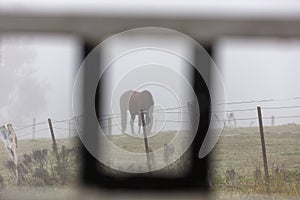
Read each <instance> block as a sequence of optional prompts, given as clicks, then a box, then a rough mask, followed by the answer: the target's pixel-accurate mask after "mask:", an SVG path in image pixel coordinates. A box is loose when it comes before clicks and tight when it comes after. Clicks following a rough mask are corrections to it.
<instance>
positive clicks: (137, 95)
mask: <svg viewBox="0 0 300 200" xmlns="http://www.w3.org/2000/svg"><path fill="white" fill-rule="evenodd" d="M153 105H154V101H153V97H152V95H151V93H150V92H149V91H148V90H144V91H143V92H137V91H133V90H129V91H126V92H125V93H124V94H122V96H121V97H120V110H121V125H122V132H123V133H125V130H126V126H127V110H129V113H130V116H131V120H130V125H131V132H132V134H134V128H133V124H134V120H135V116H136V115H137V116H138V124H139V133H140V132H141V125H142V121H141V111H143V113H144V115H145V116H146V117H145V124H146V126H147V132H150V131H151V128H152V117H153Z"/></svg>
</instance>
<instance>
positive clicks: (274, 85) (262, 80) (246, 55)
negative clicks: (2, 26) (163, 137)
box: [0, 35, 300, 138]
mask: <svg viewBox="0 0 300 200" xmlns="http://www.w3.org/2000/svg"><path fill="white" fill-rule="evenodd" d="M166 44H167V43H166ZM216 44H217V45H216V46H215V47H214V55H215V58H214V59H215V61H216V63H217V66H218V67H219V69H220V71H221V74H222V77H223V80H224V85H225V92H226V101H227V102H240V101H241V102H244V101H260V100H268V101H263V102H253V103H243V104H240V103H238V104H226V110H227V111H228V113H230V111H231V110H239V109H253V110H250V111H242V112H241V111H234V112H233V113H234V116H235V118H236V119H237V124H236V125H237V126H255V125H257V120H256V119H252V118H256V116H257V114H256V111H255V108H256V106H262V108H263V116H264V117H266V119H265V120H264V123H265V124H266V125H271V119H269V118H270V117H271V116H273V115H274V116H275V124H276V125H280V124H287V123H300V118H299V117H297V116H300V108H297V107H293V106H298V105H300V104H299V103H300V99H299V98H294V97H299V96H300V92H299V89H298V86H299V85H300V79H299V74H300V73H299V70H300V68H299V66H300V61H299V57H300V41H297V40H292V39H287V40H283V39H282V40H280V39H249V38H224V39H222V40H220V41H218V42H217V43H216ZM124 45H126V43H124ZM127 45H128V44H127ZM170 48H182V50H183V51H185V50H186V49H188V47H187V46H186V45H182V46H180V45H177V46H176V45H175V46H174V45H173V47H172V45H170ZM107 52H108V54H109V51H107ZM108 54H106V55H107V56H108ZM140 56H141V55H140ZM157 59H158V60H160V58H159V57H158V58H157ZM161 59H162V62H165V61H164V60H163V58H161ZM81 61H82V60H81V49H80V41H79V40H76V38H74V37H69V36H66V35H46V36H41V35H14V36H4V37H2V38H1V68H0V85H1V90H0V94H1V99H0V122H1V124H4V123H12V124H13V126H14V127H15V129H16V130H18V128H22V127H24V126H27V125H31V124H32V120H33V118H36V122H44V121H46V120H47V119H48V118H51V119H52V120H54V121H60V120H62V121H63V122H61V123H59V122H56V124H55V125H54V126H55V127H56V128H57V129H56V134H57V135H58V137H62V136H68V135H69V121H68V119H71V118H72V110H71V94H72V85H73V81H74V77H75V72H76V69H78V67H79V65H80V63H81ZM123 61H124V60H123ZM172 62H173V63H171V65H173V66H174V69H175V68H176V69H177V71H179V72H180V73H185V72H184V67H182V66H184V65H182V63H180V62H177V61H176V60H173V61H172ZM169 64H170V63H169ZM125 65H126V63H125ZM118 67H119V66H118V65H115V66H113V67H112V71H111V72H110V73H112V79H111V80H112V81H111V82H112V83H114V82H116V80H117V79H118V77H119V76H120V74H122V73H124V70H125V71H126V70H127V71H128V70H131V69H130V67H128V68H126V67H124V66H123V68H122V69H121V68H120V69H118ZM153 67H154V68H155V69H157V67H158V66H153ZM135 69H137V68H136V66H135ZM118 70H119V71H118ZM158 75H159V76H162V77H163V76H166V77H168V79H167V80H170V82H169V83H168V84H171V83H172V82H173V83H174V84H173V85H172V84H171V85H172V87H173V88H171V89H172V91H175V93H176V94H177V95H178V96H180V98H181V99H183V100H182V102H183V104H184V103H186V101H188V100H189V98H188V97H186V95H184V94H185V93H184V92H185V90H184V89H182V87H181V86H182V83H181V82H180V81H178V80H175V79H176V76H173V77H172V76H168V75H169V74H168V73H167V72H164V73H162V74H161V73H160V74H157V70H154V71H153V73H152V74H151V71H150V72H148V74H147V76H149V77H151V76H152V77H155V76H157V77H159V76H158ZM177 78H178V77H177ZM174 81H175V82H174ZM112 86H113V85H110V86H109V85H108V88H111V87H112ZM137 86H138V85H135V84H133V85H130V84H129V85H124V84H121V85H120V89H119V90H116V91H117V94H116V97H114V98H113V99H114V102H113V104H114V105H115V106H114V108H115V109H116V111H115V112H116V113H118V112H119V110H118V108H117V104H118V98H117V96H118V95H120V94H121V92H122V91H124V90H126V89H130V88H131V87H137ZM146 88H147V87H146ZM148 88H149V87H148ZM140 89H143V88H140ZM150 90H152V91H153V95H154V98H155V99H157V103H158V104H160V105H163V106H164V107H167V104H168V103H167V102H169V106H170V107H172V106H178V105H179V104H178V102H177V101H176V100H175V99H174V97H173V96H172V95H171V93H170V94H169V95H165V96H164V95H161V93H162V88H161V87H160V86H158V85H156V86H155V85H152V86H151V87H150ZM111 91H112V90H111ZM184 97H186V98H184ZM173 100H174V101H173ZM177 104H178V105H177ZM289 106H292V108H281V109H264V108H270V107H271V108H272V107H276V108H277V107H289ZM110 111H111V110H108V111H106V112H107V113H109V112H110ZM291 116H294V117H291ZM280 117H289V118H280ZM247 118H250V119H247ZM239 119H242V120H239ZM243 119H246V120H243ZM47 127H48V125H47V123H44V124H40V125H37V127H36V130H39V129H44V130H41V131H40V132H37V133H36V135H37V137H48V135H49V130H47ZM167 129H172V128H171V127H169V128H168V127H167ZM31 130H32V127H29V128H25V129H21V130H19V131H16V132H17V134H18V135H19V136H21V135H24V134H26V133H29V135H27V136H24V138H30V137H31V135H30V132H31ZM70 130H71V131H72V130H73V127H71V128H70Z"/></svg>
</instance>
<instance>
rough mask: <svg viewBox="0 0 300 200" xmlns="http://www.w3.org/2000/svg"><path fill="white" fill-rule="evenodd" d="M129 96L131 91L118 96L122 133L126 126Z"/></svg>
mask: <svg viewBox="0 0 300 200" xmlns="http://www.w3.org/2000/svg"><path fill="white" fill-rule="evenodd" d="M130 97H131V91H127V92H125V93H124V94H123V95H122V96H121V97H120V110H121V127H122V132H123V133H124V132H125V130H126V128H127V110H128V105H129V104H128V103H129V98H130Z"/></svg>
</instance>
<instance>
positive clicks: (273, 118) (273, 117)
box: [271, 115, 275, 126]
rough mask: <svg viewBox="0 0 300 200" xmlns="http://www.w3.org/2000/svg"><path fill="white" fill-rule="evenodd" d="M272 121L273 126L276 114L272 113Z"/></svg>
mask: <svg viewBox="0 0 300 200" xmlns="http://www.w3.org/2000/svg"><path fill="white" fill-rule="evenodd" d="M271 122H272V126H275V116H274V115H272V118H271Z"/></svg>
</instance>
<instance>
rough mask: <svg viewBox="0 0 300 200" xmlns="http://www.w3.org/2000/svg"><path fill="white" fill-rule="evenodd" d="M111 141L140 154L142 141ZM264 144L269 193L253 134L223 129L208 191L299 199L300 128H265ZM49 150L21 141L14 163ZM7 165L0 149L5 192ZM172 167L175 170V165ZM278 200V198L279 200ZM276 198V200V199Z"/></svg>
mask: <svg viewBox="0 0 300 200" xmlns="http://www.w3.org/2000/svg"><path fill="white" fill-rule="evenodd" d="M180 134H186V133H180ZM173 138H174V132H164V133H162V135H161V136H155V137H152V138H150V139H149V146H150V147H151V148H152V150H153V151H154V150H157V149H161V148H163V147H164V144H166V143H168V142H169V141H171V140H172V139H173ZM111 140H112V141H113V143H114V144H115V145H117V146H119V147H120V148H122V149H125V150H127V151H131V152H137V153H138V152H144V144H143V140H142V139H136V138H134V139H132V138H130V137H128V136H113V137H112V138H111ZM265 141H266V150H267V158H268V165H269V174H270V176H271V178H270V185H269V189H268V191H267V188H266V184H265V182H264V179H263V175H264V174H263V173H264V171H263V162H262V154H261V144H260V135H259V132H258V128H257V127H253V128H227V129H225V130H224V131H223V133H222V135H221V137H220V139H219V141H218V143H217V145H216V146H215V148H214V150H213V152H212V153H211V157H210V158H211V169H210V175H211V184H212V190H213V191H214V192H215V194H217V196H220V194H223V195H225V196H226V197H228V199H230V198H232V199H239V198H244V197H247V196H249V195H250V194H252V195H256V197H257V198H258V197H260V196H265V195H268V194H269V193H272V194H274V195H287V196H290V197H293V198H294V197H295V198H296V197H300V196H299V194H300V125H295V124H290V125H283V126H276V127H265ZM57 143H58V145H59V146H60V147H61V146H62V145H65V146H67V147H74V146H77V145H78V140H77V139H75V138H72V139H71V138H70V139H61V140H58V141H57ZM51 147H52V143H51V140H50V139H37V140H20V141H19V144H18V154H19V159H22V155H23V154H29V153H30V152H32V151H33V150H34V149H43V148H47V149H50V150H51ZM176 152H177V149H175V154H176ZM112 156H115V155H112ZM7 159H8V156H7V153H6V150H5V149H4V146H3V145H2V144H1V145H0V175H2V176H3V177H4V182H5V184H4V185H5V187H7V186H10V185H11V184H12V183H8V182H9V180H10V178H11V177H10V175H9V173H8V170H7V168H6V167H5V166H4V164H3V163H4V162H5V160H7ZM156 160H157V162H163V158H156ZM128 161H129V162H131V161H130V160H128ZM173 165H175V166H176V165H180V162H176V163H175V164H173ZM180 167H182V166H180ZM221 196H222V195H221ZM279 197H280V198H281V196H279ZM279 197H278V199H280V198H279ZM245 199H247V198H245ZM275 199H276V198H275Z"/></svg>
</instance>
